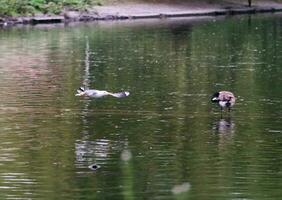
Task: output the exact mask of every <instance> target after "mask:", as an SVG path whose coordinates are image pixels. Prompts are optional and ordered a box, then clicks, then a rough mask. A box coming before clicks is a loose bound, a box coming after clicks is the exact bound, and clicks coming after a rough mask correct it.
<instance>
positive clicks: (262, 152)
mask: <svg viewBox="0 0 282 200" xmlns="http://www.w3.org/2000/svg"><path fill="white" fill-rule="evenodd" d="M248 20H249V18H248V17H247V18H244V17H242V18H241V17H239V18H238V19H233V18H229V19H227V20H221V21H218V20H217V19H216V20H213V21H204V22H201V23H199V24H191V23H190V22H189V21H186V20H183V19H181V20H177V21H176V22H175V24H174V21H173V20H162V21H157V24H153V23H152V24H149V25H148V24H144V21H142V22H140V21H138V22H136V23H135V21H130V24H124V23H121V22H116V23H115V22H113V23H107V24H104V23H102V24H99V23H94V24H91V25H90V24H87V25H77V27H60V28H58V29H56V28H54V29H52V28H39V29H36V28H29V29H9V30H4V31H0V43H1V45H0V52H1V53H0V66H1V67H0V95H1V99H0V114H1V119H0V128H1V133H0V136H1V141H0V157H1V158H0V199H9V198H11V199H12V198H14V199H16V198H18V199H44V198H46V197H48V198H49V199H138V198H141V199H175V198H176V199H178V198H179V199H181V197H184V199H187V198H189V199H218V200H222V199H260V198H261V197H262V196H263V197H266V198H265V199H275V198H276V199H279V198H280V197H282V192H281V187H280V185H281V184H282V183H281V180H282V174H281V167H280V166H281V159H280V157H281V156H280V155H281V153H282V152H281V148H280V147H281V144H282V137H281V134H280V133H281V130H282V127H281V118H282V116H281V112H280V111H281V99H282V92H281V91H282V90H281V87H280V86H281V84H282V83H281V77H282V70H281V64H282V62H281V59H280V57H281V56H279V55H280V54H281V52H282V49H281V46H282V45H281V44H282V38H281V37H280V34H279V30H280V28H279V27H280V26H281V23H280V22H281V18H280V17H274V16H272V17H269V18H266V17H259V16H256V17H255V18H254V19H253V21H252V23H251V24H250V23H248ZM133 23H134V25H133ZM150 23H151V22H150ZM82 84H84V85H89V87H93V88H103V89H107V90H119V89H122V90H129V91H133V92H132V95H130V96H129V98H126V99H122V100H119V99H118V100H117V99H112V98H104V99H99V100H93V99H86V98H85V99H84V98H76V97H75V96H74V94H75V91H76V89H77V88H78V87H79V86H81V85H82ZM222 88H228V89H230V90H232V91H235V93H236V94H237V95H238V96H242V97H244V101H243V100H241V101H240V100H239V101H238V103H237V104H236V107H235V108H234V111H232V113H231V115H230V117H228V115H227V114H226V115H223V118H219V117H218V115H219V114H217V113H218V109H216V110H217V112H214V113H213V112H210V111H211V110H212V109H213V108H212V105H211V104H210V102H209V96H210V95H211V94H212V92H213V91H216V90H221V89H222ZM92 164H97V165H98V166H101V168H100V169H99V170H97V171H95V172H94V173H93V171H92V170H90V169H89V168H88V167H89V166H90V165H92ZM96 172H97V173H96ZM249 188H252V190H250V189H249ZM177 192H180V194H175V193H177ZM182 195H183V196H182Z"/></svg>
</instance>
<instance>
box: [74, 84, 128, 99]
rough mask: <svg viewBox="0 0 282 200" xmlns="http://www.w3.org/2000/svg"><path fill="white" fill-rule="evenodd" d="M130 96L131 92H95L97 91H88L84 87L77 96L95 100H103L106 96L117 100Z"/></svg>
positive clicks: (78, 91)
mask: <svg viewBox="0 0 282 200" xmlns="http://www.w3.org/2000/svg"><path fill="white" fill-rule="evenodd" d="M128 95H129V92H127V91H126V92H117V93H112V92H108V91H105V90H95V89H86V88H84V87H80V88H79V89H78V90H77V94H76V95H75V96H88V97H93V98H101V97H104V96H113V97H116V98H122V97H127V96H128Z"/></svg>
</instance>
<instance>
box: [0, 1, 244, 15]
mask: <svg viewBox="0 0 282 200" xmlns="http://www.w3.org/2000/svg"><path fill="white" fill-rule="evenodd" d="M138 1H139V2H146V3H157V2H158V3H160V2H166V3H175V2H179V1H182V2H187V1H188V2H201V1H202V2H209V3H219V4H220V2H221V1H222V0H0V17H3V16H32V15H35V14H37V13H42V14H60V13H61V12H62V10H64V9H68V10H86V9H87V8H90V7H91V6H94V5H104V4H108V3H121V2H123V3H125V2H138ZM230 1H232V0H230ZM236 1H248V0H236Z"/></svg>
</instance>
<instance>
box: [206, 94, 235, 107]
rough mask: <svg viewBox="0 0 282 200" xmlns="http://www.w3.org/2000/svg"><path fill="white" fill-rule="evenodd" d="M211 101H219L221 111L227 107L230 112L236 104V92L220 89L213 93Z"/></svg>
mask: <svg viewBox="0 0 282 200" xmlns="http://www.w3.org/2000/svg"><path fill="white" fill-rule="evenodd" d="M211 101H212V102H213V103H218V105H219V106H220V108H221V111H222V110H223V109H224V108H227V109H228V111H229V112H230V110H231V107H233V106H234V104H235V101H236V98H235V96H234V94H233V93H232V92H229V91H219V92H215V93H214V94H213V95H212V98H211Z"/></svg>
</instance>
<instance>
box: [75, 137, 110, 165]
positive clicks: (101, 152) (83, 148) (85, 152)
mask: <svg viewBox="0 0 282 200" xmlns="http://www.w3.org/2000/svg"><path fill="white" fill-rule="evenodd" d="M110 150H111V144H110V141H109V140H105V139H97V140H95V141H89V140H78V141H77V142H76V144H75V153H76V164H77V167H79V168H85V166H89V165H90V164H92V163H95V162H96V161H97V160H100V161H103V160H106V159H107V157H108V154H109V153H110Z"/></svg>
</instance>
